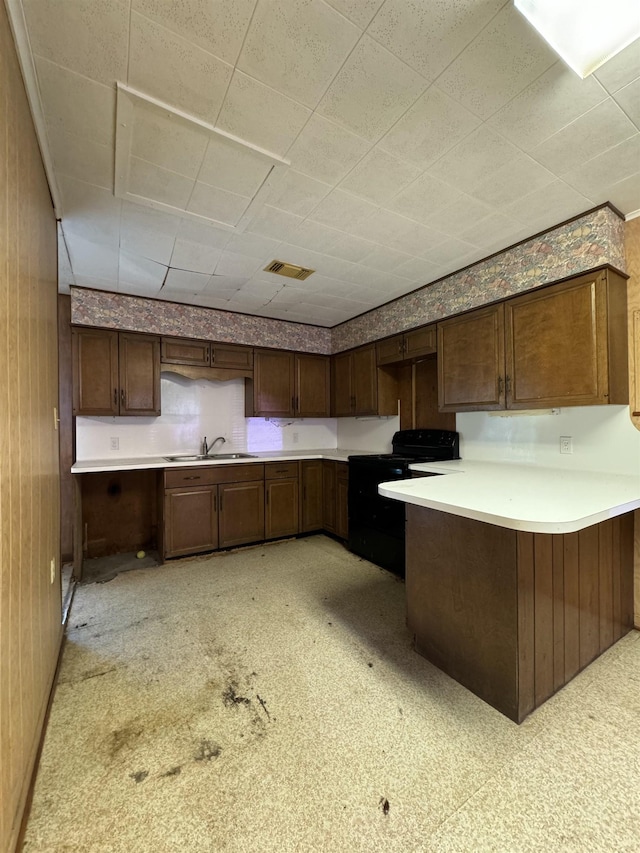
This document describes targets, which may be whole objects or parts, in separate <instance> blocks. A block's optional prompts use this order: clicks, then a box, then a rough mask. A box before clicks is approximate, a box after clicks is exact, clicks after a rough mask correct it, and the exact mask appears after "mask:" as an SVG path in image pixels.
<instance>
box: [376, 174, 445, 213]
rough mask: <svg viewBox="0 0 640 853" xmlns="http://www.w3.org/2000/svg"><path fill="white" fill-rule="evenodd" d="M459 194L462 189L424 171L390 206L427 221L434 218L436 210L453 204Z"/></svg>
mask: <svg viewBox="0 0 640 853" xmlns="http://www.w3.org/2000/svg"><path fill="white" fill-rule="evenodd" d="M459 195H460V190H457V189H455V188H453V187H451V186H450V185H449V184H445V183H444V181H440V180H438V178H435V177H434V176H433V175H430V174H428V173H424V174H422V175H421V176H420V177H419V178H418V179H417V180H415V181H414V182H413V183H412V184H411V185H410V186H408V187H407V188H406V189H405V190H402V192H400V193H398V195H396V196H395V198H394V199H392V201H391V202H389V204H388V207H389V208H390V209H391V210H393V211H395V212H396V213H400V214H402V215H403V216H407V217H408V218H409V219H415V220H416V221H417V222H422V223H426V222H429V221H431V220H432V219H433V217H434V214H435V213H436V211H438V210H440V209H442V208H443V207H446V206H447V205H449V204H451V203H452V202H453V201H455V199H456V198H457V197H458V196H459Z"/></svg>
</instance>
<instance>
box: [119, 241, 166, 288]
mask: <svg viewBox="0 0 640 853" xmlns="http://www.w3.org/2000/svg"><path fill="white" fill-rule="evenodd" d="M166 274H167V267H166V266H164V265H163V264H157V263H155V261H150V260H149V259H148V258H143V257H140V256H138V255H129V254H127V253H126V252H122V251H121V252H120V260H119V267H118V289H119V290H120V291H121V292H122V286H123V285H124V284H127V285H130V286H135V287H140V288H142V289H145V290H150V291H154V292H155V291H158V290H160V288H161V287H162V284H163V282H164V279H165V276H166Z"/></svg>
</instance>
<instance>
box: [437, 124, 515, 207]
mask: <svg viewBox="0 0 640 853" xmlns="http://www.w3.org/2000/svg"><path fill="white" fill-rule="evenodd" d="M518 154H519V152H518V149H517V148H516V147H515V145H512V144H511V143H510V142H508V141H507V140H506V139H504V138H503V137H502V136H500V134H498V133H496V132H495V131H494V130H492V129H491V128H490V127H488V126H487V125H482V127H479V128H478V129H477V130H475V131H474V132H473V133H471V134H470V135H469V136H467V138H466V139H464V140H463V141H462V142H460V143H459V144H458V145H456V147H455V148H453V149H452V150H451V151H449V152H448V154H445V156H444V157H442V158H441V159H440V160H438V162H437V163H435V164H434V165H433V166H432V167H431V168H430V169H429V174H431V175H435V176H436V177H437V178H440V180H442V181H446V183H448V184H451V185H452V186H454V187H458V188H459V189H461V190H467V191H468V190H469V189H473V188H474V187H476V186H477V185H478V184H479V183H481V182H482V181H483V180H484V179H485V178H486V177H487V175H489V174H491V173H492V172H496V171H497V170H498V169H500V168H501V167H502V166H503V165H505V164H506V163H508V162H509V161H510V160H513V159H514V158H515V157H517V156H518Z"/></svg>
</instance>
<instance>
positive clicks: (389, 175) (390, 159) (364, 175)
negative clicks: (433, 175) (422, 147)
mask: <svg viewBox="0 0 640 853" xmlns="http://www.w3.org/2000/svg"><path fill="white" fill-rule="evenodd" d="M419 174H420V168H419V167H418V166H415V165H413V163H407V162H404V161H403V160H398V158H397V157H394V156H393V155H391V154H388V153H387V152H386V151H383V150H382V149H381V148H373V149H372V150H371V151H370V152H369V153H368V154H367V155H366V156H365V157H363V158H362V160H361V161H360V162H359V163H358V164H357V165H356V166H355V167H354V168H353V169H352V170H351V172H350V173H349V174H348V175H347V177H346V178H344V180H343V181H342V182H341V183H340V189H345V190H348V191H349V192H350V193H354V194H355V195H359V196H362V197H363V198H366V199H368V200H369V201H372V202H374V204H384V203H385V202H386V201H387V200H388V199H390V198H391V197H392V196H394V195H395V194H396V193H397V192H398V191H399V190H401V189H402V188H403V187H405V186H407V184H409V183H411V181H413V180H414V179H415V178H417V177H418V175H419Z"/></svg>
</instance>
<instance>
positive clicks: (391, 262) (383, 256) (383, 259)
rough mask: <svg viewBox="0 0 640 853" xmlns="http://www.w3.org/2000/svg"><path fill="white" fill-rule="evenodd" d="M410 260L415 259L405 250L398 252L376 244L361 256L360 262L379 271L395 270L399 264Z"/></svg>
mask: <svg viewBox="0 0 640 853" xmlns="http://www.w3.org/2000/svg"><path fill="white" fill-rule="evenodd" d="M411 260H416V259H415V258H412V257H411V255H408V254H407V253H406V252H398V251H397V250H396V249H389V248H387V247H386V246H376V248H375V249H373V251H371V252H370V253H369V254H368V255H367V256H366V257H365V258H363V260H362V263H363V264H364V265H365V266H366V267H373V268H374V269H377V270H380V272H395V271H396V270H397V268H398V267H399V266H400V265H401V264H404V263H405V262H406V261H411Z"/></svg>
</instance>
